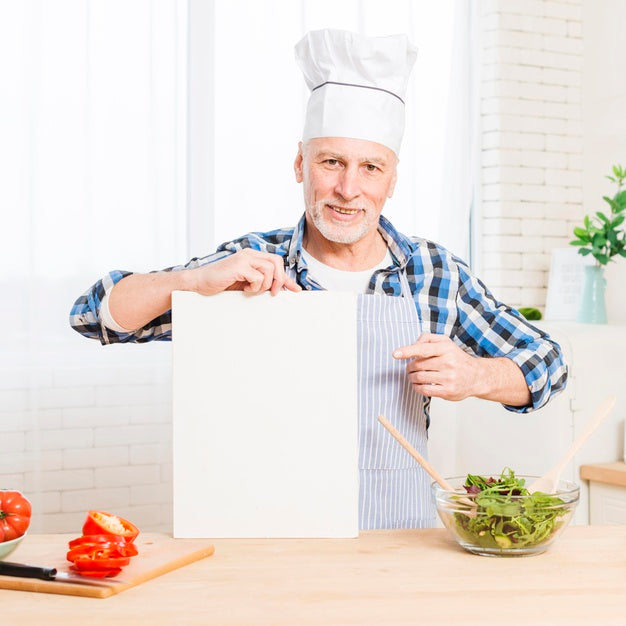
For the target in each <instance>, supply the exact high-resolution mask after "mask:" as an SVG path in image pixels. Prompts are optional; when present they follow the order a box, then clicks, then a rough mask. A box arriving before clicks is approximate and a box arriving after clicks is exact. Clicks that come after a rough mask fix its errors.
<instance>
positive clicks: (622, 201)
mask: <svg viewBox="0 0 626 626" xmlns="http://www.w3.org/2000/svg"><path fill="white" fill-rule="evenodd" d="M613 200H614V201H615V202H616V203H617V204H618V205H619V206H620V207H621V208H622V209H624V208H626V189H624V190H623V191H620V192H619V193H617V194H615V198H613Z"/></svg>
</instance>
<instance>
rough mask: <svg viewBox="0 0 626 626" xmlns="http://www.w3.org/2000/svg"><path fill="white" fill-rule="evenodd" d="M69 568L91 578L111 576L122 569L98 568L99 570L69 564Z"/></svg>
mask: <svg viewBox="0 0 626 626" xmlns="http://www.w3.org/2000/svg"><path fill="white" fill-rule="evenodd" d="M70 569H71V570H73V571H74V572H76V573H77V574H80V575H81V576H90V577H91V578H112V577H113V576H117V575H118V574H119V573H120V572H121V571H122V570H121V569H120V568H118V569H100V570H87V569H82V570H79V569H78V568H76V567H74V566H73V565H72V566H70Z"/></svg>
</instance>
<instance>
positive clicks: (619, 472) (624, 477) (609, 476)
mask: <svg viewBox="0 0 626 626" xmlns="http://www.w3.org/2000/svg"><path fill="white" fill-rule="evenodd" d="M580 477H581V478H584V479H585V480H593V481H595V482H598V483H605V484H607V485H616V486H618V487H626V463H624V462H623V461H617V462H616V463H590V464H589V465H581V466H580Z"/></svg>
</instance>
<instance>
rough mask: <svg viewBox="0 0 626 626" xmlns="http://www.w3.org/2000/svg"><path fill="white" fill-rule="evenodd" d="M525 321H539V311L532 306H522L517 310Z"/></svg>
mask: <svg viewBox="0 0 626 626" xmlns="http://www.w3.org/2000/svg"><path fill="white" fill-rule="evenodd" d="M517 310H518V311H519V312H520V313H521V314H522V315H523V316H524V317H525V318H526V319H527V320H531V321H532V320H540V319H541V311H540V310H539V309H536V308H535V307H532V306H523V307H520V308H519V309H517Z"/></svg>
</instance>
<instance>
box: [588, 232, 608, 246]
mask: <svg viewBox="0 0 626 626" xmlns="http://www.w3.org/2000/svg"><path fill="white" fill-rule="evenodd" d="M591 243H592V245H593V247H594V248H602V246H606V237H604V235H602V234H601V233H597V234H596V235H594V236H593V239H592V240H591Z"/></svg>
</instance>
